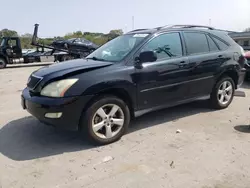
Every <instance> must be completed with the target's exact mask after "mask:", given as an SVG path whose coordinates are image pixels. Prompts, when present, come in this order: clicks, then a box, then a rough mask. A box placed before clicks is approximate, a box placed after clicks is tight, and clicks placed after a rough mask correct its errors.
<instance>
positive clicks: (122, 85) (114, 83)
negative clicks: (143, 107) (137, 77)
mask: <svg viewBox="0 0 250 188" xmlns="http://www.w3.org/2000/svg"><path fill="white" fill-rule="evenodd" d="M111 90H123V91H125V92H126V93H127V94H128V95H129V97H130V98H131V99H132V102H133V103H134V102H135V101H136V85H134V84H133V83H131V82H129V81H126V80H111V81H103V82H99V83H96V84H94V85H92V86H90V87H88V88H86V90H85V91H84V92H83V93H82V95H97V94H99V93H102V92H106V91H111Z"/></svg>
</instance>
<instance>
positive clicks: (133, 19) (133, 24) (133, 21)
mask: <svg viewBox="0 0 250 188" xmlns="http://www.w3.org/2000/svg"><path fill="white" fill-rule="evenodd" d="M134 28H135V17H134V16H132V30H134Z"/></svg>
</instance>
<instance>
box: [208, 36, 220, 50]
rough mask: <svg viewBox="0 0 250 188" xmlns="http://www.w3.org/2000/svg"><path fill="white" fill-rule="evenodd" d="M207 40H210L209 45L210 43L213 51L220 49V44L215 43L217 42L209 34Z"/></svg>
mask: <svg viewBox="0 0 250 188" xmlns="http://www.w3.org/2000/svg"><path fill="white" fill-rule="evenodd" d="M207 40H208V45H209V49H210V51H211V52H214V51H219V48H218V46H217V45H216V44H215V42H214V41H213V40H212V39H211V37H210V36H208V35H207Z"/></svg>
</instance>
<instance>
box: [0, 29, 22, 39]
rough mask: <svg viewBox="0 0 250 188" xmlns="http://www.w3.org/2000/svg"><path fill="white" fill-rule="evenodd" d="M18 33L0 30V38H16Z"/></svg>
mask: <svg viewBox="0 0 250 188" xmlns="http://www.w3.org/2000/svg"><path fill="white" fill-rule="evenodd" d="M17 36H18V33H17V32H16V31H14V30H9V29H2V30H1V31H0V38H1V37H17Z"/></svg>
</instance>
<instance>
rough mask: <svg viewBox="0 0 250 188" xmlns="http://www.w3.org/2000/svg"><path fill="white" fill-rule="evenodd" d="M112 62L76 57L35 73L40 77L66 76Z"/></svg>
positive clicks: (34, 73)
mask: <svg viewBox="0 0 250 188" xmlns="http://www.w3.org/2000/svg"><path fill="white" fill-rule="evenodd" d="M112 64H113V63H112V62H103V61H94V60H87V59H76V60H70V61H65V62H61V63H55V64H52V65H49V66H46V67H43V68H41V69H38V70H37V71H35V72H33V75H35V76H38V77H47V76H49V77H50V76H52V75H53V76H52V77H59V76H65V75H67V74H70V75H73V74H74V73H78V72H86V71H90V70H93V69H97V68H102V67H106V66H110V65H112Z"/></svg>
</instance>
